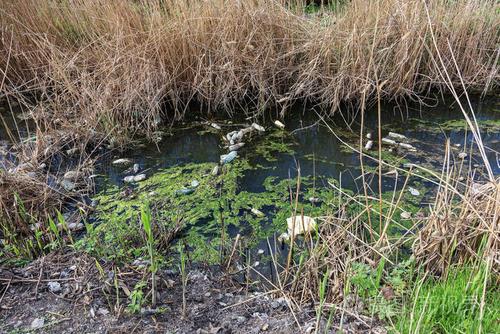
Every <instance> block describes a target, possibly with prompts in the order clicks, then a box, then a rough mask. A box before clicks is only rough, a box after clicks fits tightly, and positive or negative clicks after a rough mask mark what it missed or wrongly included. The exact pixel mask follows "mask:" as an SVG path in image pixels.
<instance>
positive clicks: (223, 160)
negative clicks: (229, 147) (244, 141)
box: [220, 151, 238, 165]
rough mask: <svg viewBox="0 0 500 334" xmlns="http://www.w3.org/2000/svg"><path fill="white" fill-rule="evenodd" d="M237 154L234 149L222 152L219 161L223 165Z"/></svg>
mask: <svg viewBox="0 0 500 334" xmlns="http://www.w3.org/2000/svg"><path fill="white" fill-rule="evenodd" d="M237 156H238V152H236V151H232V152H229V153H228V154H223V155H221V156H220V162H221V164H223V165H225V164H227V163H230V162H231V161H233V160H234V159H236V157H237Z"/></svg>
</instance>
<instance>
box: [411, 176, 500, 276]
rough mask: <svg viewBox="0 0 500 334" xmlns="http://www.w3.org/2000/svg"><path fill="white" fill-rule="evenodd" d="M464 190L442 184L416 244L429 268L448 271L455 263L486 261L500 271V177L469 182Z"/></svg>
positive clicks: (493, 268)
mask: <svg viewBox="0 0 500 334" xmlns="http://www.w3.org/2000/svg"><path fill="white" fill-rule="evenodd" d="M460 194H462V193H460V192H456V191H452V190H450V189H447V187H441V188H440V189H439V191H438V193H437V196H436V200H435V204H434V205H433V206H432V210H431V212H430V215H429V217H427V218H426V219H425V221H423V222H422V224H423V227H422V229H421V230H420V232H419V234H418V237H417V239H416V241H415V244H414V247H413V248H414V249H413V251H414V254H415V257H416V259H417V260H418V261H419V262H420V263H422V264H423V265H424V266H425V268H426V269H427V270H430V271H433V272H437V273H439V274H445V273H446V272H447V271H448V268H449V267H450V266H451V265H453V264H464V263H467V262H470V261H476V260H484V261H485V262H488V263H489V264H490V267H491V269H492V270H493V272H495V273H496V274H497V275H498V274H500V179H497V180H496V181H489V182H488V183H485V184H478V183H473V182H470V183H469V184H468V185H467V188H466V190H465V192H463V195H460Z"/></svg>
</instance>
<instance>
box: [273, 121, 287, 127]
mask: <svg viewBox="0 0 500 334" xmlns="http://www.w3.org/2000/svg"><path fill="white" fill-rule="evenodd" d="M274 125H276V126H277V127H278V128H280V129H284V128H285V124H283V123H281V122H280V121H278V120H276V121H274Z"/></svg>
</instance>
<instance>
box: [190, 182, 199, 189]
mask: <svg viewBox="0 0 500 334" xmlns="http://www.w3.org/2000/svg"><path fill="white" fill-rule="evenodd" d="M199 185H200V182H198V180H193V181H191V187H192V188H198V186H199Z"/></svg>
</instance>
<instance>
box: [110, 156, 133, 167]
mask: <svg viewBox="0 0 500 334" xmlns="http://www.w3.org/2000/svg"><path fill="white" fill-rule="evenodd" d="M131 163H132V160H130V159H126V158H121V159H116V160H114V161H113V162H112V164H113V165H128V164H131Z"/></svg>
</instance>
